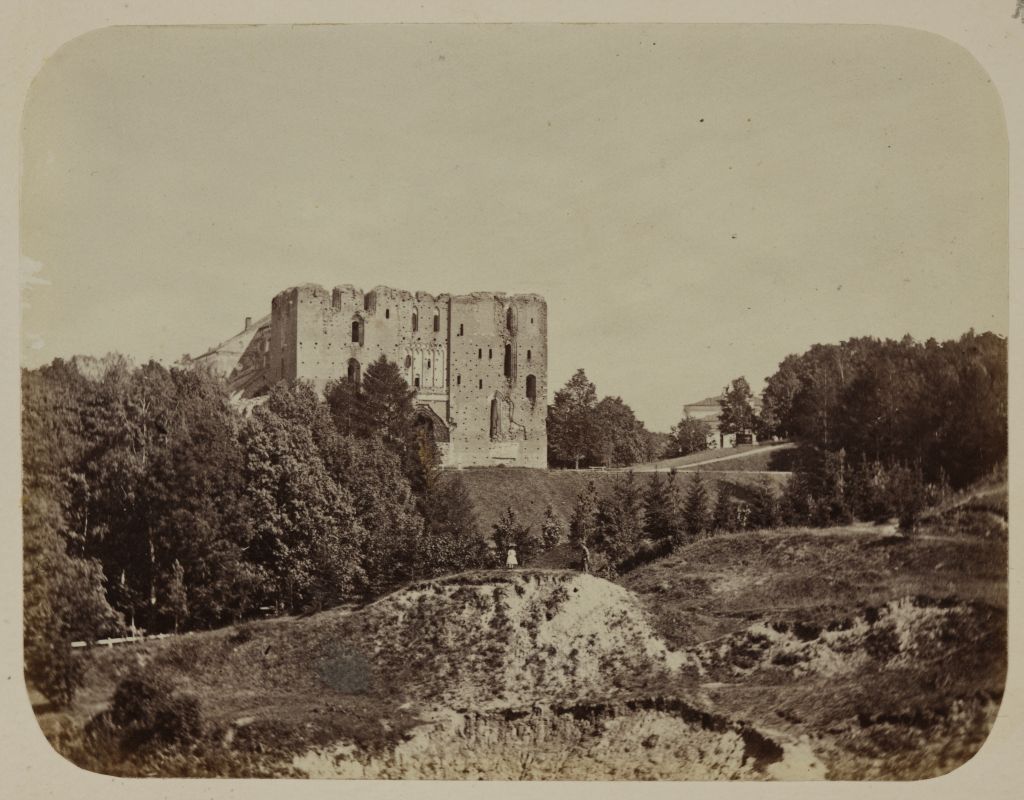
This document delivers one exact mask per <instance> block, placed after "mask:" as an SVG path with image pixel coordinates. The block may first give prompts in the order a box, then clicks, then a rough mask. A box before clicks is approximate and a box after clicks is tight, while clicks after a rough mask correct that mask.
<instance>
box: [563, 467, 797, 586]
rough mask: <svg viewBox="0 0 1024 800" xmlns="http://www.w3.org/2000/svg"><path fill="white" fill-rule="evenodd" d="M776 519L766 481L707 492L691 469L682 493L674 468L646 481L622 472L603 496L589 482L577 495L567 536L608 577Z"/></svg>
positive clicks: (775, 501)
mask: <svg viewBox="0 0 1024 800" xmlns="http://www.w3.org/2000/svg"><path fill="white" fill-rule="evenodd" d="M779 522H780V506H779V500H778V497H777V493H776V490H775V489H774V488H773V487H772V485H771V484H769V483H768V482H760V483H757V484H755V485H753V486H752V487H749V488H748V489H747V490H745V491H743V492H742V493H740V492H737V491H735V490H734V489H731V488H730V487H729V486H728V485H727V484H725V483H722V482H719V483H718V486H717V489H716V490H715V491H714V492H712V491H711V489H710V488H709V487H708V484H707V483H705V481H704V478H703V476H702V475H701V473H700V472H694V473H693V474H692V476H691V477H690V479H689V482H688V485H687V486H686V488H685V491H684V489H683V488H682V487H681V486H680V485H679V481H678V478H677V473H676V472H675V471H670V472H668V473H667V474H665V473H658V472H654V473H651V475H650V477H649V478H648V479H646V480H641V479H640V478H638V477H637V475H636V474H635V473H633V472H627V473H624V474H623V475H620V476H618V477H617V479H616V480H615V481H614V482H612V483H611V485H610V486H609V488H608V489H607V490H606V491H605V492H604V493H603V494H599V493H598V491H597V487H596V485H595V484H594V482H593V481H590V482H589V483H588V484H587V486H586V488H585V489H584V490H583V491H581V492H580V493H579V494H578V495H577V497H576V501H575V503H574V506H573V511H572V517H571V519H570V523H569V531H568V540H569V542H570V543H572V545H573V546H574V547H575V548H577V549H578V550H579V551H580V552H582V549H583V547H586V548H587V549H588V550H591V549H592V550H593V551H594V554H595V559H594V564H595V569H596V570H597V571H598V572H599V573H600V574H603V575H605V576H608V577H611V576H614V575H616V574H619V573H621V572H624V571H627V570H630V569H633V568H634V567H636V566H638V565H640V564H643V563H646V562H648V561H651V560H653V559H655V558H660V557H662V556H665V555H667V554H668V553H670V552H671V551H672V550H673V549H675V548H676V547H679V546H682V545H686V544H690V543H692V542H694V541H696V540H697V539H699V538H702V537H705V536H710V535H714V534H719V533H726V532H732V531H741V530H747V529H753V528H770V527H774V526H776V525H778V524H779Z"/></svg>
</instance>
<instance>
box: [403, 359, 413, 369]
mask: <svg viewBox="0 0 1024 800" xmlns="http://www.w3.org/2000/svg"><path fill="white" fill-rule="evenodd" d="M411 366H412V356H406V357H405V368H406V369H409V367H411Z"/></svg>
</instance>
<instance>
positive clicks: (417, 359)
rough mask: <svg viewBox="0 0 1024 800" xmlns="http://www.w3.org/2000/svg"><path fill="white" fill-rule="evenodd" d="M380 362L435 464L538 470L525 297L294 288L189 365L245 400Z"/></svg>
mask: <svg viewBox="0 0 1024 800" xmlns="http://www.w3.org/2000/svg"><path fill="white" fill-rule="evenodd" d="M381 355H384V356H386V357H387V358H388V360H390V361H394V362H395V363H397V364H398V366H399V369H400V370H401V372H402V374H403V375H404V377H405V379H406V381H407V382H408V383H409V385H410V386H411V387H413V388H414V389H415V390H416V399H415V405H416V412H417V415H418V416H419V418H420V421H421V423H422V424H425V425H428V426H429V427H430V429H431V431H432V432H433V435H434V439H435V441H436V442H437V444H438V448H439V449H440V451H441V455H442V458H443V460H444V464H445V466H458V467H469V466H496V465H498V464H507V465H509V466H522V467H546V466H547V436H546V428H545V424H546V416H547V405H546V401H545V398H546V397H547V304H546V303H545V302H544V298H542V297H540V296H539V295H535V294H517V295H505V294H500V293H490V292H474V293H473V294H468V295H446V294H443V295H439V296H438V297H434V296H432V295H429V294H426V293H424V292H416V293H415V294H413V293H411V292H407V291H402V290H398V289H390V288H388V287H386V286H378V287H376V288H375V289H373V290H371V291H369V292H365V293H364V292H363V291H362V290H360V289H356V288H354V287H353V286H349V285H344V286H338V287H335V288H334V289H333V290H332V291H328V290H326V289H324V288H323V287H321V286H315V285H309V284H306V285H303V286H296V287H293V288H291V289H286V290H285V291H283V292H280V293H279V294H278V295H277V296H276V297H274V299H273V301H272V303H271V312H270V316H269V317H264V318H263V319H261V320H259V321H257V323H256V324H252V323H251V321H250V320H246V329H245V330H244V331H243V332H242V333H241V334H239V335H237V336H235V337H233V338H232V339H230V340H228V341H227V342H225V343H223V344H222V345H220V346H219V347H217V348H214V349H213V350H211V351H210V352H209V353H206V354H204V355H203V356H200V357H199V358H197V359H194V360H193V363H196V364H202V363H206V364H208V365H209V366H211V367H213V368H215V369H218V370H219V371H221V372H223V373H224V374H226V375H227V376H228V380H229V384H230V385H231V387H232V389H233V390H235V391H238V392H241V393H242V394H243V395H245V396H249V397H252V396H256V395H259V394H261V393H263V392H265V391H266V390H267V389H268V388H269V387H270V386H272V385H273V384H275V383H277V382H278V381H280V380H296V379H299V380H308V381H311V382H312V383H313V384H314V385H315V386H316V388H317V389H318V390H322V389H323V387H324V386H325V385H326V384H327V382H328V381H330V380H333V379H335V378H342V377H348V378H349V379H351V380H360V378H361V375H362V372H363V370H364V369H365V368H366V367H367V366H368V365H369V364H371V363H372V362H373V361H376V360H377V359H378V358H379V357H380V356H381Z"/></svg>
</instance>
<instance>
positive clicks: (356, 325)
mask: <svg viewBox="0 0 1024 800" xmlns="http://www.w3.org/2000/svg"><path fill="white" fill-rule="evenodd" d="M362 333H363V326H362V324H361V323H360V322H359V320H357V319H354V320H352V341H353V342H355V343H357V344H358V343H360V342H361V341H362V338H363V337H362Z"/></svg>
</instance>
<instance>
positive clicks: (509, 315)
mask: <svg viewBox="0 0 1024 800" xmlns="http://www.w3.org/2000/svg"><path fill="white" fill-rule="evenodd" d="M512 323H513V319H512V306H509V307H508V311H506V312H505V328H506V329H507V330H508V332H509V333H512Z"/></svg>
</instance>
